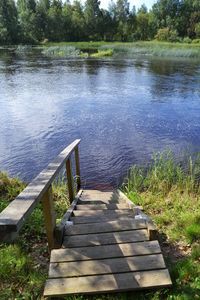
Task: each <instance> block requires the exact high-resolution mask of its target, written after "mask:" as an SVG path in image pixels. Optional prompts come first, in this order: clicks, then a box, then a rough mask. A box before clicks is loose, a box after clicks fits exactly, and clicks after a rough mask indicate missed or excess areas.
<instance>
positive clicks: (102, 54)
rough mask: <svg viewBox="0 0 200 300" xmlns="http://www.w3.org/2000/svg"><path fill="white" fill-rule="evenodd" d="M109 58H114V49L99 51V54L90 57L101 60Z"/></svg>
mask: <svg viewBox="0 0 200 300" xmlns="http://www.w3.org/2000/svg"><path fill="white" fill-rule="evenodd" d="M108 56H113V49H106V50H98V52H96V53H92V54H90V57H93V58H101V57H108Z"/></svg>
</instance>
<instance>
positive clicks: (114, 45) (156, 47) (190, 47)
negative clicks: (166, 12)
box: [42, 40, 200, 59]
mask: <svg viewBox="0 0 200 300" xmlns="http://www.w3.org/2000/svg"><path fill="white" fill-rule="evenodd" d="M42 47H43V49H48V48H49V47H50V48H52V47H75V48H76V49H79V50H81V51H83V52H84V54H85V53H88V56H90V55H89V54H90V51H92V50H93V51H96V52H98V50H99V51H107V50H110V51H111V50H112V51H113V55H114V56H117V55H125V56H126V57H134V56H136V55H143V56H147V55H148V56H158V57H183V58H197V59H199V58H200V43H190V44H189V43H180V42H179V43H169V42H158V41H156V40H155V41H140V42H131V43H122V42H62V43H47V44H45V45H42ZM97 55H98V54H97ZM109 56H110V55H109ZM86 57H87V56H86ZM99 57H100V56H99Z"/></svg>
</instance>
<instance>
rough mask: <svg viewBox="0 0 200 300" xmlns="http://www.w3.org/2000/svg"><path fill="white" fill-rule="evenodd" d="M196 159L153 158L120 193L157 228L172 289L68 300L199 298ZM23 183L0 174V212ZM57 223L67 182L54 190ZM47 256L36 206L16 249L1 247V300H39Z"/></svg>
mask: <svg viewBox="0 0 200 300" xmlns="http://www.w3.org/2000/svg"><path fill="white" fill-rule="evenodd" d="M199 178H200V156H197V157H196V158H195V159H194V160H192V159H191V158H187V159H185V162H184V167H182V165H181V164H177V163H176V162H175V160H174V158H173V155H172V154H171V153H168V152H165V153H163V154H161V155H156V156H155V157H154V160H153V162H152V164H151V165H150V166H148V168H142V167H139V166H133V168H132V169H131V171H130V173H129V176H128V177H127V179H126V181H125V183H124V185H123V186H122V189H123V191H124V192H125V193H126V194H127V195H128V197H129V198H130V199H131V200H132V201H133V202H134V203H136V204H139V205H142V206H143V207H144V210H145V212H146V213H147V214H149V215H151V217H152V218H153V220H154V221H155V223H156V224H157V226H158V228H159V233H160V243H161V246H162V250H163V253H164V256H165V259H166V262H167V266H168V268H169V269H170V273H171V276H172V280H173V283H174V285H173V287H172V288H171V289H162V290H159V291H154V292H151V291H149V292H148V291H147V292H137V293H131V292H130V293H121V294H116V295H112V294H111V295H102V296H101V295H98V296H72V297H67V298H66V299H69V300H87V299H92V300H114V299H118V300H129V299H130V300H131V299H136V300H137V299H138V300H139V299H140V300H142V299H151V300H156V299H157V300H158V299H168V300H171V299H173V300H190V299H191V300H193V299H200V296H199V295H200V185H199ZM24 186H25V185H24V184H23V183H21V182H20V180H17V179H9V178H8V176H7V175H5V174H2V173H0V210H2V209H3V208H4V207H6V205H7V204H8V203H9V201H10V200H12V199H13V198H14V197H15V196H16V195H17V194H18V193H19V192H20V191H21V190H22V189H23V188H24ZM53 193H54V202H55V206H56V211H57V218H58V219H59V218H61V216H62V215H63V213H64V211H65V210H66V207H67V206H68V205H69V202H68V198H67V195H66V186H65V183H64V182H62V181H60V182H59V183H58V184H56V185H54V186H53ZM48 261H49V255H48V251H47V241H46V236H45V231H44V225H43V215H42V210H41V207H40V206H38V207H37V208H36V209H35V211H34V213H33V214H32V216H31V217H30V219H29V221H28V222H27V224H26V225H25V226H24V228H23V231H22V232H21V234H20V239H19V240H18V241H17V243H16V244H15V245H10V246H8V245H1V247H0V299H3V300H4V299H5V300H7V299H41V295H42V291H43V286H44V282H45V279H46V277H47V269H48Z"/></svg>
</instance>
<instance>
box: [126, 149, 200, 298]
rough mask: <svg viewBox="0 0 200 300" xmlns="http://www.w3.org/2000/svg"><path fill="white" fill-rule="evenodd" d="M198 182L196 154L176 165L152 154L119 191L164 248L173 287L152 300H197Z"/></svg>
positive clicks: (199, 287)
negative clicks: (145, 218)
mask: <svg viewBox="0 0 200 300" xmlns="http://www.w3.org/2000/svg"><path fill="white" fill-rule="evenodd" d="M199 179H200V155H199V154H197V155H196V156H195V157H193V158H192V157H190V156H188V157H187V158H185V159H184V162H182V163H178V162H177V160H176V159H175V157H174V156H173V154H172V152H169V151H165V152H163V153H159V154H155V155H154V156H153V159H152V163H151V164H150V165H149V166H147V167H146V168H144V167H140V166H133V167H132V168H131V170H130V172H129V174H128V176H127V178H126V180H125V182H124V185H123V187H122V189H123V191H124V192H125V193H126V194H127V196H128V197H129V198H130V199H131V200H132V201H133V202H134V203H135V204H139V205H142V206H143V207H144V210H145V211H146V213H147V214H148V215H150V216H151V217H152V219H153V220H154V222H155V223H156V224H157V227H158V228H159V231H160V232H162V235H161V237H162V238H161V245H162V242H163V241H164V242H165V245H168V247H167V251H166V252H165V251H164V254H165V256H166V259H167V261H168V267H169V268H170V272H171V276H172V279H173V283H174V285H173V288H172V289H171V290H168V291H167V290H165V291H164V295H163V294H162V293H159V295H158V298H156V299H177V300H179V299H180V300H181V299H185V300H186V299H187V300H190V299H191V300H192V299H200V297H199V295H200V263H199V262H200V181H199ZM165 248H166V246H165V247H164V249H165ZM150 299H151V298H150ZM152 299H153V296H152Z"/></svg>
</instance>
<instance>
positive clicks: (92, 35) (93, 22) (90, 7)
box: [84, 0, 102, 39]
mask: <svg viewBox="0 0 200 300" xmlns="http://www.w3.org/2000/svg"><path fill="white" fill-rule="evenodd" d="M99 5H100V1H98V0H86V2H85V10H84V16H85V23H86V33H87V36H88V37H89V39H99V36H100V28H99V25H100V18H101V17H102V12H101V10H100V7H99Z"/></svg>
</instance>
